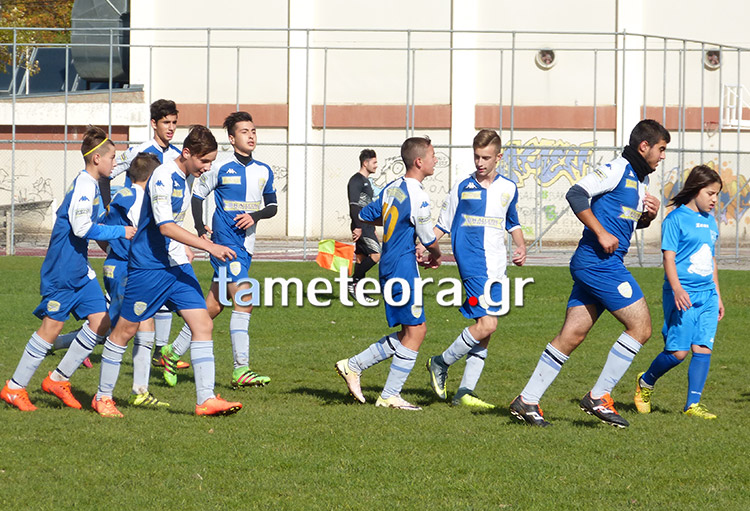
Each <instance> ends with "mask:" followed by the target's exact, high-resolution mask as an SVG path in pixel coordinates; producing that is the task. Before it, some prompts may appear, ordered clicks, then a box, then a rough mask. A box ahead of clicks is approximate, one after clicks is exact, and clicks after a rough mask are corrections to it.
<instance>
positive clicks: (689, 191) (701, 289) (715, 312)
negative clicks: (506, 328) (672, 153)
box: [635, 165, 724, 419]
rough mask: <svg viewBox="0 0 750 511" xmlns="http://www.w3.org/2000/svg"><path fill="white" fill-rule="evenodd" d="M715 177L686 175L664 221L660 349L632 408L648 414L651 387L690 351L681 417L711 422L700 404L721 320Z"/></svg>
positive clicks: (701, 171) (711, 173)
mask: <svg viewBox="0 0 750 511" xmlns="http://www.w3.org/2000/svg"><path fill="white" fill-rule="evenodd" d="M721 187H722V183H721V177H720V176H719V174H718V173H717V172H716V171H715V170H713V169H712V168H710V167H707V166H706V165H698V166H696V167H694V168H693V169H692V170H691V171H690V175H689V176H688V178H687V179H686V180H685V186H684V187H683V188H682V190H681V191H680V192H679V193H678V194H677V195H676V196H675V197H674V198H673V199H672V201H671V203H670V205H673V206H677V208H676V209H673V210H672V211H671V212H670V213H669V215H667V217H666V218H665V219H664V222H663V223H662V226H661V229H662V232H661V250H662V252H663V253H664V288H663V307H664V327H663V328H662V335H663V336H664V351H662V352H661V353H659V354H658V355H657V356H656V358H655V359H654V361H653V362H651V366H650V367H649V368H648V370H647V371H645V372H643V373H640V374H639V375H638V377H637V378H636V390H635V406H636V408H637V409H638V411H639V412H640V413H650V412H651V399H652V393H653V390H654V384H655V383H656V381H657V380H658V379H659V378H661V377H662V376H663V375H664V374H665V373H666V372H667V371H669V370H670V369H672V368H673V367H676V366H677V365H679V364H680V363H682V361H683V360H685V358H686V357H687V355H688V353H689V352H691V351H692V353H693V355H692V358H691V360H690V366H689V367H688V392H687V400H686V402H685V408H684V409H683V412H684V413H685V415H690V416H694V417H700V418H703V419H715V418H716V415H715V414H713V413H711V412H709V411H708V409H707V408H706V407H705V405H703V403H701V395H702V394H703V387H704V386H705V384H706V379H707V378H708V369H709V366H710V364H711V352H712V351H713V346H714V337H715V336H716V327H717V323H718V322H719V321H721V318H723V317H724V303H723V302H722V300H721V293H720V291H719V276H718V271H717V266H716V257H715V252H714V247H715V245H716V240H717V239H718V237H719V228H718V226H717V224H716V220H715V219H714V217H713V215H712V214H711V212H712V211H713V209H714V207H715V206H716V202H717V200H718V197H719V192H720V191H721Z"/></svg>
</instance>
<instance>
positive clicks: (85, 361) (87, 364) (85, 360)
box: [83, 357, 94, 369]
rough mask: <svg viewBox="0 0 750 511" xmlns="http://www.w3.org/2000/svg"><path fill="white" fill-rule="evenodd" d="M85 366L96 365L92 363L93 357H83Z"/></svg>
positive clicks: (88, 367) (87, 367)
mask: <svg viewBox="0 0 750 511" xmlns="http://www.w3.org/2000/svg"><path fill="white" fill-rule="evenodd" d="M83 367H85V368H86V369H91V368H92V367H94V364H92V363H91V359H90V358H89V357H86V358H84V359H83Z"/></svg>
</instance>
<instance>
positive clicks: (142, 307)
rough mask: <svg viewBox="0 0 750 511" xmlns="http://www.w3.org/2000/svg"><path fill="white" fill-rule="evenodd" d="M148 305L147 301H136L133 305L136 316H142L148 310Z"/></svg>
mask: <svg viewBox="0 0 750 511" xmlns="http://www.w3.org/2000/svg"><path fill="white" fill-rule="evenodd" d="M146 307H148V304H147V303H146V302H135V304H134V305H133V312H135V315H136V316H140V315H141V314H143V313H144V312H146Z"/></svg>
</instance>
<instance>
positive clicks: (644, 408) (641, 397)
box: [633, 372, 654, 413]
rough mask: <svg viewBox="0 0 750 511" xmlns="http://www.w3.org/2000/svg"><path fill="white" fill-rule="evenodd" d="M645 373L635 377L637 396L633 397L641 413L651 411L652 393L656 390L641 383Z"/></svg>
mask: <svg viewBox="0 0 750 511" xmlns="http://www.w3.org/2000/svg"><path fill="white" fill-rule="evenodd" d="M644 374H645V372H643V373H641V374H639V375H638V377H636V379H635V397H633V401H635V407H636V408H637V409H638V412H639V413H651V393H652V392H653V391H654V388H653V387H651V388H648V387H646V386H645V385H641V376H643V375H644Z"/></svg>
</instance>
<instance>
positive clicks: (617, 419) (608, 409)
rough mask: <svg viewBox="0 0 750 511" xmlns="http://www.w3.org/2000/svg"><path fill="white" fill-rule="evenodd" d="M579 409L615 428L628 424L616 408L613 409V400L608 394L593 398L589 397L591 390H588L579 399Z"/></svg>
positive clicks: (625, 426)
mask: <svg viewBox="0 0 750 511" xmlns="http://www.w3.org/2000/svg"><path fill="white" fill-rule="evenodd" d="M581 410H583V411H584V412H586V413H587V414H589V415H593V416H594V417H596V418H597V419H599V420H600V421H602V422H603V423H604V424H609V425H610V426H614V427H616V428H627V427H628V426H630V423H629V422H628V421H626V420H625V419H623V418H622V417H621V416H620V414H619V413H617V410H615V402H614V401H613V400H612V396H610V395H609V394H604V395H603V396H602V397H600V398H599V399H594V398H592V397H591V392H589V393H588V394H586V395H585V396H583V399H581Z"/></svg>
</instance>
